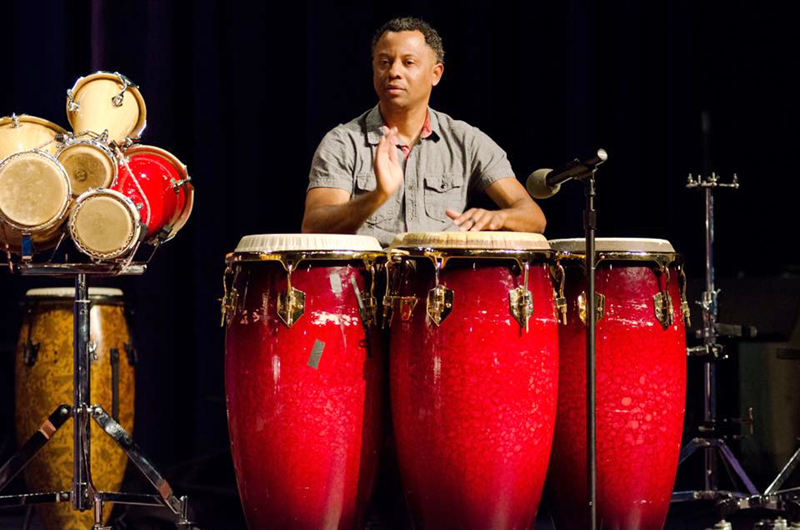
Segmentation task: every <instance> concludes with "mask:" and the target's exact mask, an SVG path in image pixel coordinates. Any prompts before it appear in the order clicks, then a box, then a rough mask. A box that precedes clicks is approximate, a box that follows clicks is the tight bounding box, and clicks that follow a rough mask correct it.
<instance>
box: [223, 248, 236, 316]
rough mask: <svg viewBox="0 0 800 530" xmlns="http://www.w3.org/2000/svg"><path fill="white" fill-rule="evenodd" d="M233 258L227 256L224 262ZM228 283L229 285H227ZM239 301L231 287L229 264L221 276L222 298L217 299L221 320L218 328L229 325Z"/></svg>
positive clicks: (231, 270) (231, 278)
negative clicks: (219, 305) (219, 303)
mask: <svg viewBox="0 0 800 530" xmlns="http://www.w3.org/2000/svg"><path fill="white" fill-rule="evenodd" d="M232 257H233V256H232V255H231V254H228V255H227V256H226V257H225V261H226V262H228V260H230V259H231V258H232ZM229 281H230V284H229ZM238 300H239V293H238V292H236V288H235V287H233V268H232V267H231V265H230V264H229V265H228V266H227V267H226V268H225V273H224V274H223V275H222V298H220V299H219V302H221V308H220V309H221V312H222V320H221V321H220V323H219V325H220V327H224V326H225V325H229V324H230V323H231V321H232V320H233V315H234V314H235V313H236V303H237V302H238Z"/></svg>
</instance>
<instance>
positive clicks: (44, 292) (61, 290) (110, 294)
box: [25, 287, 125, 303]
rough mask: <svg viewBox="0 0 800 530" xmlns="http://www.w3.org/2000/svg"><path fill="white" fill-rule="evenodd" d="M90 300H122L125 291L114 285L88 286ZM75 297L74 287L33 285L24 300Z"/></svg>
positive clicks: (38, 300) (33, 300)
mask: <svg viewBox="0 0 800 530" xmlns="http://www.w3.org/2000/svg"><path fill="white" fill-rule="evenodd" d="M87 292H88V295H89V299H90V300H109V301H122V300H123V299H124V297H125V293H124V292H123V291H122V289H118V288H116V287H89V288H88V291H87ZM74 298H75V288H74V287H35V288H32V289H28V290H27V291H26V292H25V302H26V303H29V302H37V303H38V302H43V301H47V300H59V301H61V300H72V299H74Z"/></svg>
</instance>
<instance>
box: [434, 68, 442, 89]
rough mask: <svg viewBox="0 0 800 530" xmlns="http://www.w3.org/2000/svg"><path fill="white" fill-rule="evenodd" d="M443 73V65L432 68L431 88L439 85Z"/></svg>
mask: <svg viewBox="0 0 800 530" xmlns="http://www.w3.org/2000/svg"><path fill="white" fill-rule="evenodd" d="M443 73H444V63H436V66H434V67H433V86H436V85H438V84H439V81H441V80H442V74H443Z"/></svg>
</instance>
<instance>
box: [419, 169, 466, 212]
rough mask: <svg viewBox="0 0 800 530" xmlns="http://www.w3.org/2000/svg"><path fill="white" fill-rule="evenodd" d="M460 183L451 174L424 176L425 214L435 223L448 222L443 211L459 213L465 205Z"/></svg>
mask: <svg viewBox="0 0 800 530" xmlns="http://www.w3.org/2000/svg"><path fill="white" fill-rule="evenodd" d="M461 188H462V182H461V180H460V179H457V178H455V177H454V175H453V174H452V173H436V174H429V175H425V213H426V214H428V217H430V218H432V219H436V220H437V221H449V220H450V218H449V217H447V214H446V213H445V210H447V209H448V208H449V209H451V210H455V211H457V212H461V210H463V209H464V206H465V205H466V198H465V197H464V194H463V193H462V189H461Z"/></svg>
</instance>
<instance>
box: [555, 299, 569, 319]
mask: <svg viewBox="0 0 800 530" xmlns="http://www.w3.org/2000/svg"><path fill="white" fill-rule="evenodd" d="M555 298H556V311H557V315H556V317H557V319H558V321H559V322H561V323H562V324H564V325H566V324H567V299H566V298H564V297H563V296H556V297H555Z"/></svg>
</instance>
